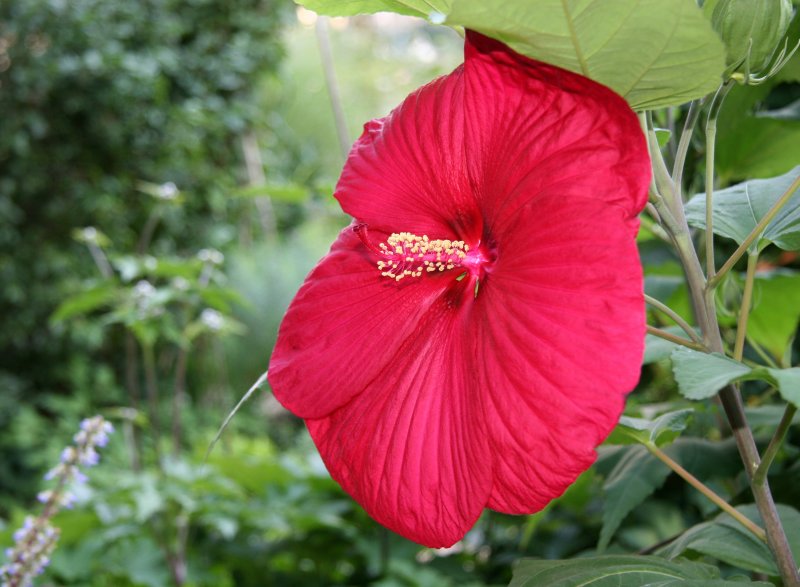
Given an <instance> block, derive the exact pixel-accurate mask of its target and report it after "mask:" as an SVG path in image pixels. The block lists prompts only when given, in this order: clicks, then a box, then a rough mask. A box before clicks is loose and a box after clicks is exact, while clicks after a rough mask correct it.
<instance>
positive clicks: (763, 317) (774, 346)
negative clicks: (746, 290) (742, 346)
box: [747, 272, 800, 359]
mask: <svg viewBox="0 0 800 587" xmlns="http://www.w3.org/2000/svg"><path fill="white" fill-rule="evenodd" d="M753 300H754V304H753V308H752V309H751V310H750V318H749V320H748V323H747V337H748V338H749V339H751V340H753V341H755V342H756V343H758V344H760V345H761V346H763V347H764V348H765V349H766V350H767V351H769V352H770V353H772V355H773V356H774V357H776V358H778V359H780V358H781V357H782V356H783V354H784V352H785V351H786V349H787V348H788V347H789V344H791V341H792V339H793V338H794V336H795V333H796V332H797V322H798V321H799V320H800V273H788V272H773V273H768V274H758V273H757V274H756V280H755V286H754V288H753Z"/></svg>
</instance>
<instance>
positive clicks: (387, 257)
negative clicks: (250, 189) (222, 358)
mask: <svg viewBox="0 0 800 587" xmlns="http://www.w3.org/2000/svg"><path fill="white" fill-rule="evenodd" d="M649 177H650V171H649V159H648V155H647V149H646V146H645V142H644V138H643V136H642V132H641V130H640V128H639V125H638V122H637V119H636V117H635V115H634V114H633V112H632V111H631V110H630V109H629V107H628V106H627V104H626V103H625V102H624V101H623V100H622V98H620V97H619V96H617V95H616V94H614V93H613V92H611V91H610V90H608V89H607V88H605V87H603V86H600V85H598V84H597V83H595V82H592V81H591V80H589V79H586V78H584V77H581V76H578V75H575V74H573V73H570V72H567V71H564V70H561V69H559V68H556V67H553V66H550V65H546V64H543V63H538V62H535V61H532V60H530V59H528V58H526V57H523V56H520V55H518V54H516V53H514V52H513V51H511V50H510V49H508V48H507V47H505V46H504V45H502V44H501V43H498V42H496V41H493V40H490V39H487V38H485V37H482V36H480V35H478V34H475V33H471V32H470V33H468V34H467V40H466V47H465V63H464V64H463V65H462V66H460V67H458V68H457V69H456V70H455V71H453V72H452V73H451V74H449V75H447V76H444V77H442V78H439V79H437V80H435V81H433V82H431V83H430V84H428V85H426V86H423V87H422V88H420V89H418V90H417V91H416V92H414V93H413V94H411V95H410V96H408V98H406V99H405V101H404V102H403V103H402V104H401V105H400V106H399V107H398V108H397V109H395V110H394V111H393V112H392V113H391V114H389V116H387V117H386V118H383V119H380V120H373V121H371V122H369V123H367V124H366V125H365V128H364V133H363V135H362V136H361V138H360V139H359V140H358V141H357V142H356V143H355V145H354V146H353V149H352V151H351V152H350V156H349V157H348V159H347V163H346V164H345V167H344V171H343V172H342V176H341V178H340V180H339V183H338V185H337V188H336V193H335V196H336V198H337V199H338V201H339V203H340V204H341V206H342V209H343V210H344V211H345V212H347V213H348V214H350V215H351V216H353V218H354V219H355V220H354V223H353V225H351V226H350V227H348V228H345V229H344V230H343V231H342V232H341V234H340V235H339V237H338V239H337V240H336V242H334V244H333V246H332V247H331V251H330V253H328V255H327V256H326V257H325V258H323V259H322V261H320V263H319V264H318V265H317V267H316V268H315V269H314V270H313V271H312V272H311V274H310V275H309V276H308V278H307V279H306V281H305V283H304V284H303V286H302V288H301V289H300V291H299V292H298V294H297V296H296V297H295V299H294V301H293V302H292V304H291V306H290V307H289V310H288V311H287V313H286V317H285V318H284V320H283V323H282V325H281V327H280V332H279V334H278V341H277V343H276V346H275V350H274V352H273V355H272V359H271V362H270V367H269V381H270V384H271V386H272V389H273V391H274V393H275V395H276V397H277V398H278V400H279V401H280V402H281V403H282V404H283V405H284V406H286V407H287V408H288V409H289V410H291V411H292V412H294V413H295V414H296V415H298V416H300V417H301V418H303V419H305V422H306V425H307V426H308V429H309V431H310V433H311V436H312V438H313V439H314V442H315V443H316V445H317V447H318V449H319V451H320V454H321V455H322V458H323V460H324V461H325V464H326V465H327V467H328V470H329V471H330V473H331V475H332V476H333V478H334V479H336V481H338V482H339V483H340V484H341V485H342V487H344V489H345V490H346V491H347V492H348V493H350V494H351V495H352V496H353V497H354V498H355V499H356V500H357V501H358V502H359V503H360V504H361V505H363V507H364V508H365V509H366V510H367V512H368V513H369V514H370V515H371V516H372V517H374V518H375V519H376V520H378V521H379V522H380V523H382V524H384V525H385V526H387V527H389V528H390V529H392V530H394V531H395V532H398V533H399V534H402V535H403V536H406V537H407V538H409V539H411V540H414V541H416V542H419V543H421V544H425V545H427V546H432V547H440V546H448V545H451V544H453V543H454V542H456V541H457V540H459V539H460V538H461V537H463V535H464V534H465V533H466V532H467V531H468V530H469V529H470V528H471V527H472V525H473V524H474V523H475V521H476V520H477V519H478V517H479V516H480V514H481V512H482V510H483V509H484V508H485V507H489V508H491V509H493V510H497V511H500V512H506V513H514V514H522V513H531V512H534V511H537V510H539V509H541V508H542V507H544V505H545V504H547V503H548V502H549V501H550V500H552V499H553V498H554V497H557V496H559V495H560V494H561V493H562V492H563V491H564V490H565V489H566V487H567V486H569V484H570V483H572V482H573V481H574V480H575V478H576V477H577V476H578V475H579V474H580V473H581V472H582V471H584V470H585V469H586V468H587V467H589V466H590V465H591V463H592V462H593V461H594V459H595V457H596V454H595V451H594V449H595V447H596V446H597V445H598V444H599V443H601V442H602V441H603V439H604V438H605V437H606V436H607V435H608V433H609V431H610V430H611V429H612V427H613V426H614V425H615V423H616V422H617V420H618V418H619V415H620V413H621V411H622V408H623V403H624V399H625V394H626V393H627V392H629V391H630V390H631V389H632V388H633V387H634V386H635V385H636V382H637V380H638V377H639V365H640V360H641V356H642V352H643V344H644V343H643V340H644V334H645V318H644V302H643V296H642V275H641V268H640V264H639V259H638V255H637V250H636V245H635V242H634V238H635V235H636V232H637V229H638V219H637V214H638V213H639V212H640V211H641V209H642V208H643V206H644V205H645V201H646V192H647V185H648V182H649Z"/></svg>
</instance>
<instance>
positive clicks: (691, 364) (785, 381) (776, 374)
mask: <svg viewBox="0 0 800 587" xmlns="http://www.w3.org/2000/svg"><path fill="white" fill-rule="evenodd" d="M672 372H673V373H674V375H675V381H677V383H678V390H679V391H680V392H681V395H683V396H684V397H686V398H688V399H706V398H709V397H712V396H714V395H715V394H716V393H717V392H718V391H719V390H720V389H722V388H723V387H725V386H726V385H728V384H729V383H733V382H734V381H747V380H752V379H760V380H763V381H766V382H768V383H769V384H770V385H772V386H774V387H775V388H777V389H778V391H779V392H780V394H781V396H782V397H783V399H785V400H786V401H788V402H791V403H793V404H794V405H796V406H798V407H800V367H794V368H792V369H768V368H766V367H755V368H752V369H751V368H750V367H748V366H747V365H743V364H742V363H739V362H738V361H734V360H733V359H729V358H728V357H726V356H724V355H722V354H720V353H713V354H706V353H700V352H697V351H693V350H691V349H687V348H679V349H677V350H675V351H674V352H673V353H672Z"/></svg>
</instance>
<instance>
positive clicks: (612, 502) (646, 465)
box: [597, 445, 670, 551]
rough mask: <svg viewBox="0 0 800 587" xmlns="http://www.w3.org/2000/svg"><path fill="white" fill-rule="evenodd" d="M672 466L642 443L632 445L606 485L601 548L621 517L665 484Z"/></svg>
mask: <svg viewBox="0 0 800 587" xmlns="http://www.w3.org/2000/svg"><path fill="white" fill-rule="evenodd" d="M669 474H670V470H669V468H667V467H666V466H665V465H664V464H663V463H662V462H661V461H659V460H658V459H657V458H656V457H654V456H653V455H652V454H650V452H649V451H648V450H647V449H646V448H645V447H644V446H641V445H635V446H631V447H630V448H629V449H628V450H627V451H626V452H625V453H624V454H623V456H622V458H621V459H620V460H619V462H618V463H617V464H616V466H615V467H614V468H613V469H612V471H611V473H609V475H608V479H606V482H605V484H604V485H603V489H604V490H605V498H606V499H605V505H604V507H603V527H602V529H601V530H600V540H599V542H598V544H597V549H598V551H603V550H605V548H606V546H608V543H609V542H610V541H611V537H612V536H613V535H614V532H616V530H617V528H619V525H620V524H621V523H622V520H624V519H625V516H627V515H628V514H629V513H630V512H631V511H632V510H633V509H634V508H636V507H637V506H638V505H639V504H641V503H642V502H643V501H644V500H645V499H647V497H648V496H649V495H650V494H651V493H653V492H654V491H655V490H656V489H658V488H659V487H661V485H663V484H664V480H665V479H666V478H667V477H668V476H669Z"/></svg>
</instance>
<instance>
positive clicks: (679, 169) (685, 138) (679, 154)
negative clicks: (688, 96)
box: [672, 100, 702, 199]
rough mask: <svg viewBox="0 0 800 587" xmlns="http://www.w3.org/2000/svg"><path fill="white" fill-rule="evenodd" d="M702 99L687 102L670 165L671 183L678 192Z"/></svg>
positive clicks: (680, 187) (680, 189) (681, 187)
mask: <svg viewBox="0 0 800 587" xmlns="http://www.w3.org/2000/svg"><path fill="white" fill-rule="evenodd" d="M701 106H702V101H698V100H694V101H692V102H690V103H689V111H688V112H687V113H686V122H685V123H684V125H683V131H682V132H681V138H680V142H679V143H678V150H677V151H676V152H675V163H674V165H673V166H672V183H673V184H675V189H676V190H677V191H678V193H679V194H682V193H683V169H684V167H685V166H686V155H687V153H688V152H689V146H690V145H691V144H692V134H693V133H694V128H695V126H697V120H698V119H699V118H700V107H701ZM681 199H682V196H681Z"/></svg>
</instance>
